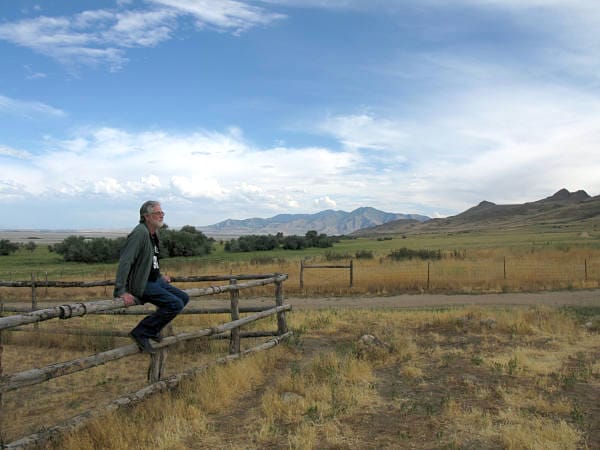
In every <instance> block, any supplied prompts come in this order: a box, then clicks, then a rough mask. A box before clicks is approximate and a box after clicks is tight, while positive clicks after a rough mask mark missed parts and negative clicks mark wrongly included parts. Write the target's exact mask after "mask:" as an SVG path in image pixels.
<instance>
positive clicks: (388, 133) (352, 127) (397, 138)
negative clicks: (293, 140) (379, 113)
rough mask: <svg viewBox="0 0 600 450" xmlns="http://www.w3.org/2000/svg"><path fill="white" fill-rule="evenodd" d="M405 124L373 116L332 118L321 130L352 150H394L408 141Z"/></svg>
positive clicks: (361, 115)
mask: <svg viewBox="0 0 600 450" xmlns="http://www.w3.org/2000/svg"><path fill="white" fill-rule="evenodd" d="M405 128H406V125H405V124H402V123H400V122H398V121H393V120H389V119H377V118H376V117H374V116H373V115H371V114H364V113H363V114H357V115H349V116H337V117H330V118H328V119H327V120H326V121H325V122H324V123H322V124H321V125H320V129H321V130H322V131H324V132H326V133H328V134H331V135H333V136H335V137H336V138H338V139H339V140H340V141H341V142H342V143H343V144H344V146H346V147H348V148H351V149H373V150H385V151H391V150H394V147H395V146H396V145H399V144H400V143H402V142H404V141H405V140H406V137H407V134H406V132H405V131H404V129H405Z"/></svg>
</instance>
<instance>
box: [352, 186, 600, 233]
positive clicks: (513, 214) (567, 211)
mask: <svg viewBox="0 0 600 450" xmlns="http://www.w3.org/2000/svg"><path fill="white" fill-rule="evenodd" d="M586 225H587V226H589V228H591V229H593V228H594V227H600V196H596V197H590V196H589V195H588V194H587V193H586V192H585V191H582V190H580V191H576V192H569V191H568V190H566V189H561V190H560V191H558V192H556V193H555V194H554V195H552V196H550V197H547V198H544V199H542V200H537V201H534V202H528V203H523V204H516V205H497V204H495V203H492V202H489V201H483V202H481V203H479V204H478V205H477V206H474V207H472V208H470V209H468V210H466V211H464V212H462V213H460V214H457V215H455V216H451V217H446V218H444V219H432V220H429V221H427V222H420V223H415V222H410V221H406V220H396V221H392V222H388V223H385V224H383V225H380V226H376V227H372V228H369V229H363V230H359V231H357V232H355V233H354V235H362V236H364V235H381V234H410V233H426V232H444V231H446V232H459V231H469V230H471V231H472V230H490V229H515V228H523V227H532V226H544V227H548V228H563V227H570V226H578V227H581V226H586Z"/></svg>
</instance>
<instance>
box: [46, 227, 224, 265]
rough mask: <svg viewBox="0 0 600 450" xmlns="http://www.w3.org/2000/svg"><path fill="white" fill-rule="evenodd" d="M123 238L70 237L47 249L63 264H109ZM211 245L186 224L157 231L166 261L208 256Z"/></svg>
mask: <svg viewBox="0 0 600 450" xmlns="http://www.w3.org/2000/svg"><path fill="white" fill-rule="evenodd" d="M125 239H126V238H124V237H120V238H116V239H108V238H93V239H90V238H86V237H84V236H69V237H67V238H66V239H65V240H63V241H62V242H61V243H59V244H54V245H52V246H49V247H48V249H49V250H50V251H54V252H56V253H58V254H60V255H62V257H63V259H64V260H65V261H73V262H84V263H112V262H116V261H118V260H119V255H120V252H121V248H123V245H124V244H125ZM213 243H214V239H212V238H208V237H206V235H205V234H204V233H202V232H201V231H198V230H196V228H195V227H193V226H191V225H186V226H184V227H182V228H181V230H171V229H169V228H166V229H163V230H162V231H161V232H160V247H161V253H162V255H166V256H167V257H169V258H172V257H175V256H203V255H208V254H210V253H211V252H212V251H213Z"/></svg>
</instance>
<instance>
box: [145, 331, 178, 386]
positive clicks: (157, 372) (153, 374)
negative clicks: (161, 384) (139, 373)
mask: <svg viewBox="0 0 600 450" xmlns="http://www.w3.org/2000/svg"><path fill="white" fill-rule="evenodd" d="M160 335H161V336H162V337H164V336H165V335H169V336H171V335H173V324H171V323H169V324H168V325H167V326H166V327H165V328H164V329H163V330H162V331H161V332H160ZM167 353H168V351H167V348H166V347H165V348H159V349H158V350H157V352H156V353H153V354H151V355H150V366H149V367H148V382H149V383H156V382H157V381H160V380H161V379H162V377H163V373H164V371H165V362H166V361H167Z"/></svg>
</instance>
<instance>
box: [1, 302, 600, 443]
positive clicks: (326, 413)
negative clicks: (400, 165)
mask: <svg viewBox="0 0 600 450" xmlns="http://www.w3.org/2000/svg"><path fill="white" fill-rule="evenodd" d="M98 319H99V320H100V319H101V320H103V321H112V320H115V319H113V318H98ZM198 320H199V318H198V317H189V316H182V317H178V318H177V319H176V328H177V330H178V331H181V330H184V329H186V328H188V327H192V326H193V327H196V326H197V321H198ZM211 320H213V321H214V320H217V321H219V320H221V321H222V320H225V317H224V316H223V317H221V318H219V317H214V316H213V317H212V318H211ZM586 323H587V326H586ZM109 325H110V324H109V323H101V324H98V325H97V326H101V327H103V328H104V327H107V326H109ZM289 325H290V328H291V329H292V330H293V331H294V337H293V338H292V339H290V340H289V341H288V342H287V343H286V344H284V345H280V346H278V347H276V348H275V349H272V350H269V351H267V352H265V353H261V354H257V355H254V356H252V357H248V358H244V359H242V360H239V361H236V362H233V363H230V364H228V365H226V366H217V367H214V368H212V369H209V370H207V371H206V372H204V373H203V374H201V375H199V376H196V377H194V378H193V379H191V380H188V381H186V382H184V383H183V385H180V387H179V388H177V389H176V390H174V391H171V392H167V393H163V394H159V395H157V396H155V397H153V398H150V399H149V400H147V401H145V402H143V403H142V404H141V405H138V406H137V407H135V408H132V409H126V410H122V411H119V412H116V413H113V414H111V415H108V416H104V417H102V418H100V419H97V420H94V421H92V422H90V423H88V425H86V426H85V427H84V428H82V429H80V430H78V431H76V432H74V433H72V434H70V435H67V436H65V437H64V438H62V439H61V440H59V441H56V442H54V443H52V444H50V445H49V447H50V448H54V449H77V450H79V449H83V448H103V449H104V448H107V449H108V448H110V449H130V448H153V449H188V448H198V449H205V448H206V449H208V448H211V449H212V448H228V449H229V448H232V449H242V448H243V449H253V448H256V449H259V448H260V449H262V448H294V449H316V448H332V449H333V448H336V449H345V448H347V449H355V448H361V449H363V448H364V449H375V448H419V449H420V448H424V449H425V448H427V449H429V448H447V449H458V448H498V449H503V448H506V449H521V448H530V449H552V448H556V449H569V448H573V449H578V448H599V447H600V402H599V401H598V400H599V399H600V362H599V361H600V308H598V307H596V308H594V307H587V308H581V309H577V308H569V309H560V308H551V307H546V306H533V307H515V306H513V307H490V306H488V307H483V306H470V307H453V308H435V309H417V310H414V309H413V310H411V309H407V310H391V309H374V308H368V309H367V308H362V309H345V308H337V309H332V308H329V309H325V310H302V309H297V310H295V311H293V312H292V313H291V314H290V315H289ZM273 327H274V325H273V326H272V327H271V328H273ZM14 334H15V335H20V334H21V333H14ZM364 335H370V336H373V337H374V339H366V338H363V339H362V340H361V337H362V336H364ZM10 339H11V340H14V342H13V343H11V344H7V345H5V346H4V352H5V355H4V356H5V358H4V360H5V361H13V363H12V364H14V366H13V367H6V366H5V373H7V372H13V371H15V370H19V369H22V368H27V367H31V365H32V364H34V365H35V364H40V363H42V364H43V363H45V362H50V361H55V360H56V359H65V358H71V357H72V356H73V355H75V354H80V353H82V352H83V353H85V352H88V353H89V352H90V351H97V348H96V347H97V346H98V345H101V344H99V343H98V342H94V341H93V340H89V339H87V338H86V339H81V338H79V339H73V340H71V341H65V340H64V338H63V339H62V340H61V342H54V343H52V342H50V341H46V342H45V344H44V346H41V347H40V346H37V347H34V346H33V345H32V344H33V342H32V341H31V337H29V338H23V337H18V336H17V337H11V338H10ZM19 339H21V340H23V342H18V340H19ZM113 339H118V338H113ZM112 344H113V343H111V342H107V343H104V345H107V346H109V347H110V346H111V345H112ZM244 345H250V344H246V343H245V344H244ZM95 346H96V347H95ZM224 352H226V345H225V343H222V342H220V343H219V342H210V343H204V344H197V345H196V346H185V347H182V348H180V349H179V350H178V351H176V352H172V354H170V356H169V358H170V359H169V364H168V365H167V367H169V371H177V370H181V369H182V368H184V367H187V366H189V365H200V363H201V362H203V361H206V360H210V359H211V358H212V359H216V357H217V355H219V354H223V353H224ZM136 358H137V359H136ZM136 358H133V359H128V360H127V361H122V362H117V363H110V364H107V365H106V366H102V367H99V368H97V369H93V370H92V371H87V372H84V374H85V375H84V374H79V375H71V376H68V377H64V378H63V379H58V380H54V381H51V382H49V383H46V386H45V387H41V386H44V385H41V386H37V387H31V388H26V390H29V392H25V390H23V391H20V394H19V395H12V394H13V393H9V394H5V399H4V400H5V403H4V407H3V411H11V414H10V415H9V416H8V417H6V415H4V417H3V420H4V430H5V431H4V438H5V440H7V441H9V440H10V438H11V437H13V438H15V437H17V436H18V435H22V434H23V433H24V432H27V431H29V432H30V431H34V430H35V429H36V428H39V427H43V425H42V424H44V423H47V422H44V421H43V420H49V423H54V422H53V421H56V420H60V419H61V418H64V417H68V416H70V415H73V414H75V413H76V412H77V411H78V410H81V409H85V408H87V407H89V406H90V405H97V404H100V403H102V402H106V401H108V400H110V399H112V398H114V397H116V396H118V395H120V393H122V392H123V391H128V390H134V389H136V388H139V387H140V386H142V385H143V383H144V378H145V370H144V367H146V366H145V363H144V360H145V359H146V357H145V356H143V355H139V356H138V357H136ZM74 377H75V378H76V379H74ZM75 384H76V385H78V386H84V388H82V389H78V392H79V393H80V394H83V396H82V395H80V394H78V395H75V394H73V393H71V392H70V391H69V387H70V386H72V385H75ZM48 385H49V386H50V387H48ZM82 398H83V400H82ZM44 415H45V416H46V418H45V419H43V420H41V419H40V417H41V416H44ZM48 416H50V419H48ZM7 419H8V420H7ZM49 423H48V424H49Z"/></svg>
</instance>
